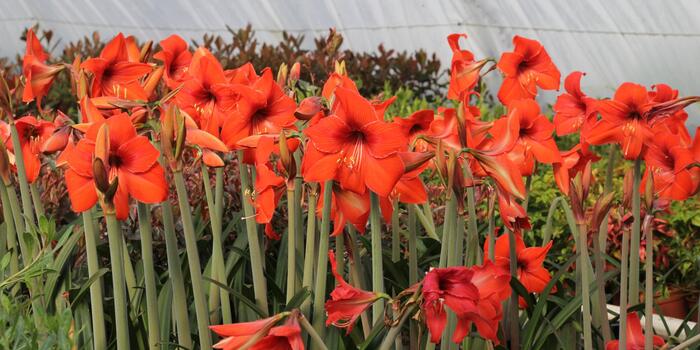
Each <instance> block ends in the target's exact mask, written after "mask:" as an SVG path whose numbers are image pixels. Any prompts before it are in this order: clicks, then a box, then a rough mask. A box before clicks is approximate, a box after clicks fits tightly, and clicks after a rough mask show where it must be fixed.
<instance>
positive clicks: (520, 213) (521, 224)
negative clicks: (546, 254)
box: [496, 185, 532, 232]
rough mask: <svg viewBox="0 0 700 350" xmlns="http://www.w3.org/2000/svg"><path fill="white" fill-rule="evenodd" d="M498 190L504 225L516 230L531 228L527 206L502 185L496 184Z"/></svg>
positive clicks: (499, 209) (499, 208)
mask: <svg viewBox="0 0 700 350" xmlns="http://www.w3.org/2000/svg"><path fill="white" fill-rule="evenodd" d="M496 191H497V193H498V211H499V214H500V215H501V221H503V225H505V226H506V227H507V228H508V229H509V230H512V231H514V232H522V230H529V229H531V228H532V226H531V225H530V218H528V216H527V212H526V211H525V208H523V207H522V205H520V204H518V202H517V201H516V200H515V198H514V197H513V196H512V195H511V194H510V193H508V191H506V190H504V189H503V187H501V186H500V185H497V186H496Z"/></svg>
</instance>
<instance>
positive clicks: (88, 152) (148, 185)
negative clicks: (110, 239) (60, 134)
mask: <svg viewBox="0 0 700 350" xmlns="http://www.w3.org/2000/svg"><path fill="white" fill-rule="evenodd" d="M69 152H70V153H69V155H68V156H67V163H68V169H67V170H66V173H65V176H66V187H67V188H68V195H69V197H70V200H71V204H72V207H73V210H74V211H76V212H83V211H86V210H89V209H90V208H92V206H94V205H95V202H96V201H97V189H96V186H97V185H100V184H99V183H97V181H104V180H106V181H104V182H109V184H112V183H114V181H115V179H116V181H117V185H118V187H117V188H116V193H115V194H114V197H113V203H112V204H113V205H114V209H115V211H116V215H117V218H118V219H120V220H123V219H126V218H127V217H128V214H129V198H130V197H134V198H136V199H137V200H139V201H141V202H143V203H160V202H162V201H164V200H165V199H166V198H167V195H168V184H167V182H166V181H165V174H164V171H163V168H162V167H161V166H160V164H159V163H158V156H159V152H158V150H157V149H156V148H155V147H154V146H153V145H152V144H151V142H150V141H149V140H148V138H146V137H145V136H141V135H138V134H137V133H136V128H135V127H134V125H133V124H132V123H131V119H130V117H129V115H127V114H125V113H124V114H120V115H116V116H113V117H111V118H109V119H106V120H105V121H104V122H101V123H93V124H92V125H91V126H90V128H89V129H88V131H87V133H86V135H85V137H84V138H83V139H81V140H80V141H79V142H78V144H77V145H76V146H75V147H74V148H72V149H71V150H70V151H69ZM96 159H99V160H100V162H101V163H102V169H103V171H104V173H100V174H96V173H95V168H100V167H95V166H94V165H93V164H94V162H95V160H96ZM98 170H99V169H98Z"/></svg>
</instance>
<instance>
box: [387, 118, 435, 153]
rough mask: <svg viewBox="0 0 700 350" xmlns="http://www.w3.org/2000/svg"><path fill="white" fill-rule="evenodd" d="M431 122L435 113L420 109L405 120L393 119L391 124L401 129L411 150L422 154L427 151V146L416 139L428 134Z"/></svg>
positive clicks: (424, 142)
mask: <svg viewBox="0 0 700 350" xmlns="http://www.w3.org/2000/svg"><path fill="white" fill-rule="evenodd" d="M433 120H435V112H434V111H433V110H432V109H422V110H419V111H415V112H413V113H411V115H409V116H408V117H406V118H398V117H397V118H394V120H393V123H395V124H398V125H399V126H400V127H401V129H402V130H403V132H404V133H405V134H406V137H408V141H409V142H410V143H411V145H412V146H413V150H415V151H419V152H424V151H427V150H428V144H427V142H426V141H424V140H419V139H418V137H419V136H421V135H428V134H429V132H430V125H431V124H432V122H433Z"/></svg>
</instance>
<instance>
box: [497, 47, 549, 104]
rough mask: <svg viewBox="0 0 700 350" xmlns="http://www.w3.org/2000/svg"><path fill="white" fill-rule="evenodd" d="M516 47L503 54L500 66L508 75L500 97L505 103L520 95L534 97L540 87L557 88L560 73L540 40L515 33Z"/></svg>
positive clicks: (546, 88) (521, 97)
mask: <svg viewBox="0 0 700 350" xmlns="http://www.w3.org/2000/svg"><path fill="white" fill-rule="evenodd" d="M513 44H515V49H514V50H513V52H506V53H504V54H503V55H501V59H500V60H499V61H498V69H500V70H501V72H503V75H504V76H505V77H504V79H503V84H502V85H501V88H500V90H498V99H499V100H501V102H502V103H503V104H504V105H506V106H507V105H509V104H510V103H511V102H513V101H516V100H519V99H532V98H535V96H536V95H537V87H538V86H539V88H540V89H543V90H558V89H559V80H560V79H561V73H559V69H557V66H555V65H554V62H552V59H551V58H550V57H549V54H548V53H547V51H546V50H545V49H544V47H543V46H542V44H540V42H539V41H536V40H532V39H527V38H523V37H521V36H517V35H516V36H515V37H514V38H513Z"/></svg>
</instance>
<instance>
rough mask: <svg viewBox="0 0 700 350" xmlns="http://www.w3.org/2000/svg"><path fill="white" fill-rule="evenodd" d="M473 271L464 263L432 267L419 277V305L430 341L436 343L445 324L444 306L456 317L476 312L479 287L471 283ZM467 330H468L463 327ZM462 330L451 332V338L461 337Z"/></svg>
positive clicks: (462, 335) (458, 339) (457, 338)
mask: <svg viewBox="0 0 700 350" xmlns="http://www.w3.org/2000/svg"><path fill="white" fill-rule="evenodd" d="M473 276H474V271H472V270H470V269H468V268H466V267H464V266H456V267H447V268H436V269H432V270H430V271H428V273H427V274H426V275H425V278H424V279H423V290H422V294H423V303H422V304H421V309H422V311H423V315H424V316H425V324H426V326H427V327H428V331H429V332H430V341H431V342H433V343H437V342H439V341H440V338H441V337H442V332H443V331H444V330H445V326H446V325H447V313H446V312H445V306H447V307H449V308H450V310H452V311H453V312H454V313H455V314H456V315H457V317H458V318H460V317H461V316H464V315H466V314H471V313H475V312H478V302H479V298H480V295H479V289H478V288H477V287H476V285H474V283H472V278H473ZM466 333H468V331H466ZM464 335H465V332H455V333H454V337H453V338H452V340H453V341H454V342H455V343H459V342H461V341H462V339H461V338H464Z"/></svg>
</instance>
